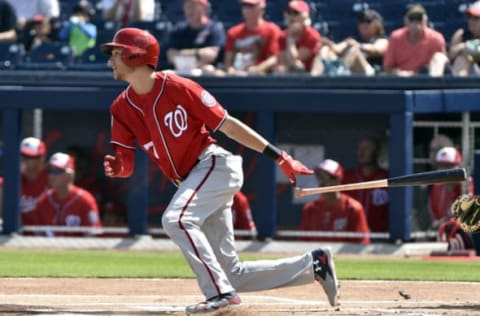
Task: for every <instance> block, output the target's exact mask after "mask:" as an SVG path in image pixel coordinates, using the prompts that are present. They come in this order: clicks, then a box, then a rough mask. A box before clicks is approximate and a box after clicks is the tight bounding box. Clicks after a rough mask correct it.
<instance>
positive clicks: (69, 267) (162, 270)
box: [0, 249, 480, 282]
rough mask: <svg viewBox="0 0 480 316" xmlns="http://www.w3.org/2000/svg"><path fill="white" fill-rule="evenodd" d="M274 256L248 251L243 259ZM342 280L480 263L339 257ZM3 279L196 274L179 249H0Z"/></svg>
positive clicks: (453, 273)
mask: <svg viewBox="0 0 480 316" xmlns="http://www.w3.org/2000/svg"><path fill="white" fill-rule="evenodd" d="M269 258H275V257H274V256H272V255H268V256H267V255H265V256H264V255H244V254H242V256H241V259H242V260H257V259H269ZM336 266H337V274H338V277H339V279H343V280H345V279H349V280H425V281H473V282H480V274H479V273H475V271H480V262H478V261H476V262H467V261H465V262H462V261H460V262H454V261H428V260H422V259H420V258H410V259H384V258H378V259H377V258H371V257H369V258H342V257H339V258H338V259H336ZM0 277H87V278H193V277H194V275H193V273H192V272H191V270H190V268H189V266H188V265H187V263H186V261H185V259H184V258H183V256H182V255H181V254H180V253H176V252H140V251H83V250H82V251H78V250H25V249H18V250H12V249H0Z"/></svg>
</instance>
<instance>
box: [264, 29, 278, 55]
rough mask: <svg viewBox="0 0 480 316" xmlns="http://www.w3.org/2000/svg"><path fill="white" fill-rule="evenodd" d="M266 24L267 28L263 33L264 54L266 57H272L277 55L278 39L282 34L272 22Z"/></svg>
mask: <svg viewBox="0 0 480 316" xmlns="http://www.w3.org/2000/svg"><path fill="white" fill-rule="evenodd" d="M266 23H268V25H269V27H268V29H267V30H266V32H265V33H264V35H265V42H266V43H265V51H264V52H265V54H266V56H272V55H278V53H279V52H280V47H279V43H278V42H279V38H280V35H281V34H282V31H281V30H280V28H279V27H278V26H277V25H276V24H274V23H272V22H266Z"/></svg>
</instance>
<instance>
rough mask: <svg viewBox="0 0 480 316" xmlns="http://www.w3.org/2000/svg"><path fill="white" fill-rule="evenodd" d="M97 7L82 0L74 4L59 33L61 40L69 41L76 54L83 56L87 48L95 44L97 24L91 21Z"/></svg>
mask: <svg viewBox="0 0 480 316" xmlns="http://www.w3.org/2000/svg"><path fill="white" fill-rule="evenodd" d="M94 14H95V9H94V8H93V7H92V5H91V4H90V3H89V2H88V1H86V0H81V1H79V2H78V4H77V5H75V6H74V8H73V11H72V15H71V17H70V20H69V21H68V22H67V24H66V25H65V26H64V27H62V28H61V29H60V31H59V33H58V38H59V39H60V40H61V41H66V42H68V45H69V46H70V47H71V48H72V51H73V55H74V56H81V55H82V54H83V53H84V52H85V51H86V50H87V49H89V48H92V47H94V46H95V42H96V38H97V26H96V25H95V24H93V23H91V22H90V18H91V17H92V16H93V15H94Z"/></svg>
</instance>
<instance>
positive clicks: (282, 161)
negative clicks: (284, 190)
mask: <svg viewBox="0 0 480 316" xmlns="http://www.w3.org/2000/svg"><path fill="white" fill-rule="evenodd" d="M275 161H276V162H277V164H278V165H279V166H280V169H282V172H283V173H284V174H285V175H286V176H287V178H288V180H290V183H291V184H292V185H293V186H296V185H297V179H296V177H295V175H297V174H298V175H310V174H313V170H311V169H309V168H307V167H306V166H304V165H303V164H302V163H301V162H300V161H298V160H295V159H293V158H292V156H290V155H289V154H287V153H286V152H285V151H282V154H281V156H280V157H278V158H277V159H276V160H275Z"/></svg>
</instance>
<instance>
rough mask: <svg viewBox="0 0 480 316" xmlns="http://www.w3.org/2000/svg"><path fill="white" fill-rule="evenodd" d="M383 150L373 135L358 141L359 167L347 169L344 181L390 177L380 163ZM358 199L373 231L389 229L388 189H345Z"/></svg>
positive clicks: (351, 181) (345, 182) (353, 181)
mask: <svg viewBox="0 0 480 316" xmlns="http://www.w3.org/2000/svg"><path fill="white" fill-rule="evenodd" d="M380 152H381V145H380V142H379V141H378V140H377V139H375V138H373V137H363V138H361V139H360V141H359V142H358V147H357V162H358V167H355V168H352V169H348V170H346V171H345V175H344V177H343V183H344V184H348V183H356V182H363V181H373V180H380V179H386V178H388V172H387V170H385V169H383V168H381V167H380V165H379V162H378V160H379V155H380ZM345 193H346V194H348V195H350V196H351V197H353V198H354V199H356V200H358V201H359V202H360V203H361V204H362V205H363V208H364V210H365V214H366V217H367V221H368V227H370V230H371V231H372V232H386V231H388V226H389V225H388V223H389V214H388V212H389V200H390V199H389V195H388V189H385V188H375V189H365V190H352V191H345Z"/></svg>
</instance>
